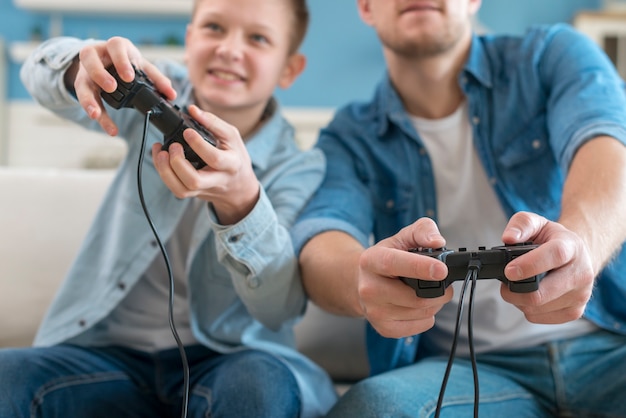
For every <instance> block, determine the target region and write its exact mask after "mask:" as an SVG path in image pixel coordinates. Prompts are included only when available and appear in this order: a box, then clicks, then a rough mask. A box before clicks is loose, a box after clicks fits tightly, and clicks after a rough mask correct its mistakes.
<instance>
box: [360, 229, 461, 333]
mask: <svg viewBox="0 0 626 418" xmlns="http://www.w3.org/2000/svg"><path fill="white" fill-rule="evenodd" d="M444 245H445V240H444V239H443V237H442V236H441V235H440V234H439V230H438V229H437V226H436V225H435V223H434V222H433V221H432V220H431V219H428V218H422V219H419V220H417V221H416V222H415V223H413V224H412V225H409V226H407V227H405V228H404V229H402V230H401V231H400V232H398V233H397V234H396V235H394V236H392V237H390V238H387V239H385V240H382V241H380V242H379V243H377V244H376V245H374V246H372V247H370V248H368V249H366V250H364V251H363V253H362V254H361V257H360V262H359V267H360V268H359V273H358V295H359V299H360V303H361V308H362V312H363V316H365V318H366V319H367V320H368V321H369V322H370V324H371V325H372V326H373V327H374V328H375V329H376V330H377V331H378V332H379V333H380V334H381V335H383V336H385V337H389V338H400V337H406V336H409V335H415V334H419V333H422V332H424V331H427V330H428V329H430V328H432V326H433V325H434V323H435V314H436V313H437V312H439V310H440V309H441V308H442V307H443V305H445V304H446V303H448V302H449V301H450V299H452V295H453V291H452V287H449V288H448V289H447V290H446V293H445V295H443V296H441V297H438V298H419V297H417V296H415V291H414V290H413V289H412V288H411V287H409V286H407V285H406V284H404V283H403V282H402V281H400V280H399V279H398V277H411V278H416V279H423V280H443V279H445V277H446V276H447V274H448V269H447V267H446V265H445V264H444V263H443V262H441V261H439V260H437V259H435V258H432V257H428V256H424V255H419V254H415V253H410V252H409V251H408V250H409V249H410V248H416V247H428V248H438V247H442V246H444Z"/></svg>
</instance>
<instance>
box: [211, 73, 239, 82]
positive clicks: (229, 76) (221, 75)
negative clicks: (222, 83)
mask: <svg viewBox="0 0 626 418" xmlns="http://www.w3.org/2000/svg"><path fill="white" fill-rule="evenodd" d="M214 74H215V75H216V76H218V77H219V78H223V79H224V80H228V81H234V80H237V79H238V78H239V77H237V76H236V75H234V74H231V73H225V72H222V71H215V72H214Z"/></svg>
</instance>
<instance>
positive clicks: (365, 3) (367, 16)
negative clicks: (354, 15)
mask: <svg viewBox="0 0 626 418" xmlns="http://www.w3.org/2000/svg"><path fill="white" fill-rule="evenodd" d="M357 7H358V9H359V16H361V20H362V21H363V22H365V23H366V24H368V25H370V26H372V16H371V13H370V2H369V0H357Z"/></svg>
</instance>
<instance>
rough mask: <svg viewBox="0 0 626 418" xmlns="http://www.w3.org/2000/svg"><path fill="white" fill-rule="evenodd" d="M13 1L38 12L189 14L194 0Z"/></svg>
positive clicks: (18, 5)
mask: <svg viewBox="0 0 626 418" xmlns="http://www.w3.org/2000/svg"><path fill="white" fill-rule="evenodd" d="M13 3H14V4H15V6H17V7H19V8H23V9H28V10H32V11H37V12H67V13H112V14H129V13H131V14H141V15H168V16H189V15H190V13H191V5H192V0H104V1H94V0H13Z"/></svg>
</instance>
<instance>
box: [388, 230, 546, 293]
mask: <svg viewBox="0 0 626 418" xmlns="http://www.w3.org/2000/svg"><path fill="white" fill-rule="evenodd" d="M537 247H538V246H537V245H535V244H533V243H532V242H525V243H522V244H513V245H502V246H498V247H493V248H491V249H487V248H485V247H479V248H478V250H475V251H468V250H467V249H466V248H460V249H459V250H458V251H453V250H449V249H447V248H445V247H443V248H437V249H431V248H420V249H411V250H409V251H411V252H414V253H417V254H421V255H427V256H430V257H434V258H437V259H439V260H441V261H443V262H444V263H446V265H447V266H448V276H447V277H446V278H445V279H444V280H441V281H432V280H422V279H413V278H409V277H401V278H400V280H402V281H403V282H404V283H406V284H407V285H409V286H410V287H412V288H413V289H414V290H415V294H416V295H417V296H419V297H422V298H436V297H439V296H443V294H444V293H445V292H446V288H447V287H448V286H449V285H451V284H452V283H453V282H455V281H458V280H464V279H465V277H466V276H467V273H468V270H469V269H470V262H472V260H474V263H475V264H478V265H479V266H480V268H479V270H478V275H477V279H497V280H500V281H501V282H502V283H504V284H506V285H507V286H508V287H509V289H510V290H511V292H515V293H529V292H533V291H535V290H537V289H538V288H539V282H540V281H541V279H542V278H543V277H544V276H545V273H542V274H540V275H537V276H533V277H529V278H526V279H523V280H519V281H510V280H508V279H507V278H506V277H505V276H504V267H505V266H506V265H507V264H508V263H509V262H510V261H511V260H513V259H514V258H516V257H519V256H521V255H523V254H526V253H527V252H529V251H531V250H533V249H535V248H537Z"/></svg>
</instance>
